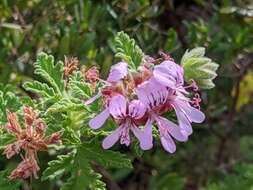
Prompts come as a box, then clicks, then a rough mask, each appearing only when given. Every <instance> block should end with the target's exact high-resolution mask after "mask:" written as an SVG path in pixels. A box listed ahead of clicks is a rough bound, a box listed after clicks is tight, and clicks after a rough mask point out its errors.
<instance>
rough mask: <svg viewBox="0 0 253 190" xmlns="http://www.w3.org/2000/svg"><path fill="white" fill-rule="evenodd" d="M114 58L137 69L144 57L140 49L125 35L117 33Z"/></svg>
mask: <svg viewBox="0 0 253 190" xmlns="http://www.w3.org/2000/svg"><path fill="white" fill-rule="evenodd" d="M115 46H116V50H117V51H116V55H115V56H116V57H118V58H121V59H122V60H124V61H126V62H128V64H129V65H130V67H132V68H137V67H138V66H139V65H140V64H141V62H142V59H143V57H144V53H143V52H142V50H141V48H140V47H139V46H138V45H137V44H136V42H135V40H134V39H131V38H130V37H129V36H128V35H127V34H126V33H124V32H119V33H118V34H117V36H116V38H115Z"/></svg>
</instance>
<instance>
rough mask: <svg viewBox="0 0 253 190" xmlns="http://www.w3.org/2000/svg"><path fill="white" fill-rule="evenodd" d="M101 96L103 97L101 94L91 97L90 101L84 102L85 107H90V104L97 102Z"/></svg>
mask: <svg viewBox="0 0 253 190" xmlns="http://www.w3.org/2000/svg"><path fill="white" fill-rule="evenodd" d="M101 95H102V94H101V92H98V93H97V94H96V95H95V96H93V97H91V98H90V99H89V100H86V101H85V102H84V105H89V104H91V103H93V102H94V101H96V100H97V99H98V98H100V96H101Z"/></svg>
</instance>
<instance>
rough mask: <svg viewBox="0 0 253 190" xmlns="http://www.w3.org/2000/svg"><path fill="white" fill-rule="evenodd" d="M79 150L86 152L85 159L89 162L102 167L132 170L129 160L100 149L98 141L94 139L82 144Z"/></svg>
mask: <svg viewBox="0 0 253 190" xmlns="http://www.w3.org/2000/svg"><path fill="white" fill-rule="evenodd" d="M80 150H82V151H83V152H86V157H87V158H88V159H89V160H94V161H96V162H97V163H99V164H101V165H102V166H104V167H115V168H132V164H131V160H129V159H128V158H127V157H126V155H124V154H121V153H120V152H115V151H112V150H104V149H102V147H101V143H100V141H97V140H96V139H94V140H92V141H91V142H88V143H84V144H83V145H82V146H81V147H80Z"/></svg>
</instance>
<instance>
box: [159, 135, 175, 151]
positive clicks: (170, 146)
mask: <svg viewBox="0 0 253 190" xmlns="http://www.w3.org/2000/svg"><path fill="white" fill-rule="evenodd" d="M160 139H161V143H162V145H163V148H164V149H165V150H166V151H167V152H169V153H174V152H175V151H176V144H175V142H174V141H173V139H172V138H171V137H170V136H169V135H168V136H166V137H161V138H160Z"/></svg>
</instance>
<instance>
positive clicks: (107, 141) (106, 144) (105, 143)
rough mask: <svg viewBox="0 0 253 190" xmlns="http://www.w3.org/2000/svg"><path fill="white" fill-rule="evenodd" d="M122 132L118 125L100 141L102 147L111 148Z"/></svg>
mask: <svg viewBox="0 0 253 190" xmlns="http://www.w3.org/2000/svg"><path fill="white" fill-rule="evenodd" d="M121 132H122V126H120V127H118V128H117V129H116V130H115V131H113V132H112V133H111V134H110V135H108V136H107V137H106V138H105V139H104V140H103V142H102V147H103V148H104V149H109V148H111V147H112V146H113V145H114V144H115V143H116V142H117V141H118V140H119V138H120V135H121Z"/></svg>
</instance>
